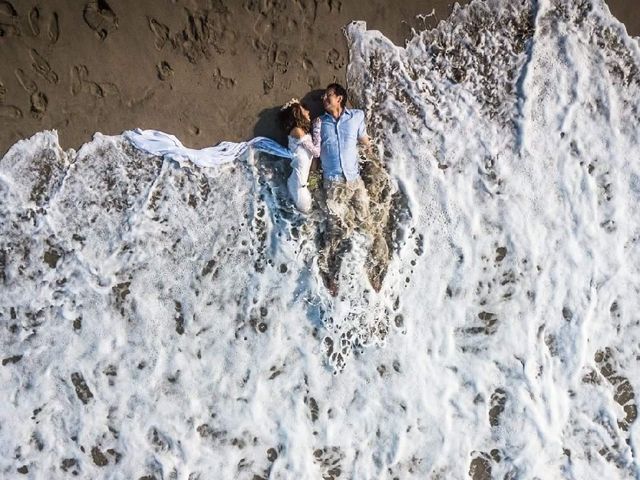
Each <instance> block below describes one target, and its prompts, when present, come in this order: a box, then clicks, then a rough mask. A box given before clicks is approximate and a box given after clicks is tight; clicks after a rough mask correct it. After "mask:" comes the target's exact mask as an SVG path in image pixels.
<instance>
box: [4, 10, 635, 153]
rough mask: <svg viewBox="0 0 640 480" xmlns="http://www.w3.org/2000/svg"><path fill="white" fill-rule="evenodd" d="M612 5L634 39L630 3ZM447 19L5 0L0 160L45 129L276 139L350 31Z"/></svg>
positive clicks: (338, 75)
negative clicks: (281, 123) (294, 100)
mask: <svg viewBox="0 0 640 480" xmlns="http://www.w3.org/2000/svg"><path fill="white" fill-rule="evenodd" d="M609 1H610V4H611V9H612V11H613V13H614V14H615V15H617V16H618V18H620V19H622V20H623V21H626V22H627V29H628V31H629V33H630V34H632V35H638V34H639V30H640V21H639V19H638V18H637V17H638V16H637V15H635V11H636V10H637V8H638V7H637V6H635V2H634V1H632V0H609ZM432 9H434V10H435V16H432V17H429V18H426V19H420V18H416V15H418V14H421V13H425V12H427V13H428V12H431V10H432ZM450 10H451V3H450V2H448V1H446V0H445V1H443V0H423V1H419V0H405V1H402V2H395V1H391V0H369V1H367V2H362V1H360V0H137V1H135V2H132V1H130V0H91V1H86V0H84V1H69V0H47V1H46V2H45V1H44V0H10V1H7V0H0V125H1V128H0V154H4V153H5V152H6V150H7V149H8V148H9V147H10V146H11V145H12V144H13V143H14V142H15V141H17V140H19V139H21V138H25V137H28V136H30V135H31V134H33V133H35V132H37V131H40V130H44V129H56V130H58V132H59V134H60V141H61V144H62V145H63V146H64V147H76V148H77V147H78V146H79V145H81V144H82V143H84V142H86V141H88V140H90V138H91V136H92V135H93V133H94V132H102V133H105V134H118V133H120V132H122V131H123V130H126V129H131V128H135V127H140V128H154V129H159V130H163V131H166V132H170V133H173V134H175V135H177V136H178V137H179V138H180V139H181V140H182V141H183V142H184V143H185V144H186V145H188V146H193V147H203V146H206V145H211V144H215V143H217V142H219V141H221V140H225V139H226V140H242V139H247V138H250V137H252V136H254V135H258V134H260V135H269V136H272V137H275V138H279V139H282V136H281V134H280V132H279V131H278V129H277V126H276V125H275V122H274V119H275V112H276V111H277V109H278V106H279V105H281V104H282V103H284V102H286V101H287V100H288V99H289V98H291V97H292V96H304V95H305V94H307V93H308V92H310V91H313V90H316V89H319V88H322V87H323V86H325V85H326V84H327V83H329V82H332V81H339V82H344V78H345V70H346V68H345V67H346V64H347V62H348V57H347V49H346V42H345V39H344V37H343V34H342V27H343V26H344V25H345V24H346V23H348V22H349V21H351V20H354V19H359V20H365V21H367V24H368V26H369V27H370V28H375V29H378V30H381V31H382V32H383V33H384V34H385V35H386V36H387V37H389V38H390V39H392V40H393V41H394V42H396V44H399V45H402V44H403V42H404V39H405V38H406V36H407V35H408V33H409V32H410V29H411V27H415V28H425V27H429V26H432V25H434V24H435V22H436V20H438V19H442V18H444V17H446V16H447V15H448V13H449V12H450Z"/></svg>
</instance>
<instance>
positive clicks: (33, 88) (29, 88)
mask: <svg viewBox="0 0 640 480" xmlns="http://www.w3.org/2000/svg"><path fill="white" fill-rule="evenodd" d="M14 73H15V75H16V78H17V79H18V83H19V84H20V86H21V87H22V89H23V90H24V91H25V92H27V93H35V92H37V91H38V85H36V82H34V81H33V80H32V79H31V78H30V77H29V76H28V75H27V74H26V73H25V72H24V70H22V69H21V68H16V69H15V70H14Z"/></svg>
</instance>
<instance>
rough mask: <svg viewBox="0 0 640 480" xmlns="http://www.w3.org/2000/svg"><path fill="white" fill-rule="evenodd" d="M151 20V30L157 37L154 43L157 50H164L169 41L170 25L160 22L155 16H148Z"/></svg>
mask: <svg viewBox="0 0 640 480" xmlns="http://www.w3.org/2000/svg"><path fill="white" fill-rule="evenodd" d="M147 20H148V21H149V30H151V32H152V33H153V36H154V37H155V40H154V44H155V46H156V49H157V50H162V49H163V48H164V46H165V44H166V43H167V42H168V41H169V27H167V26H166V25H164V24H162V23H160V22H158V21H157V20H156V19H155V18H151V17H147Z"/></svg>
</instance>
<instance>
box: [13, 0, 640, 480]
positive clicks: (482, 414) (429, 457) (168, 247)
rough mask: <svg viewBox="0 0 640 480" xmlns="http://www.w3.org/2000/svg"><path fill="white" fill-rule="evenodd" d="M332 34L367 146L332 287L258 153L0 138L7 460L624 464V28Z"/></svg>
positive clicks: (32, 467) (38, 464)
mask: <svg viewBox="0 0 640 480" xmlns="http://www.w3.org/2000/svg"><path fill="white" fill-rule="evenodd" d="M346 33H347V38H348V41H349V45H350V56H351V58H350V64H349V68H348V82H349V86H350V90H351V91H352V92H353V93H354V102H355V103H356V104H357V105H358V106H360V107H362V108H364V109H365V110H366V112H367V116H368V124H369V133H370V134H371V135H372V137H373V138H374V139H375V142H376V144H377V145H378V147H379V150H380V156H381V159H382V160H383V162H381V163H379V162H375V161H374V162H371V163H370V164H367V165H366V166H365V169H364V172H363V176H364V178H365V180H366V183H367V184H368V186H369V188H370V191H371V196H372V199H373V205H374V210H375V213H376V215H377V218H378V222H377V227H376V228H378V230H376V231H371V232H368V235H367V234H365V235H363V234H361V233H360V234H355V235H354V236H353V238H352V239H351V244H350V248H349V249H348V251H347V252H345V254H344V258H343V262H342V265H341V266H340V278H341V287H340V291H339V295H338V296H337V297H336V298H334V297H332V296H331V295H329V293H328V292H327V291H326V289H325V288H324V285H323V282H322V279H321V275H320V272H319V268H318V260H319V258H320V257H321V255H322V252H321V251H320V250H319V249H320V245H321V244H322V243H321V242H320V241H319V238H320V237H321V235H322V228H323V227H322V221H323V218H322V215H323V214H322V210H321V208H316V209H315V211H314V213H313V214H312V215H311V216H309V217H303V216H301V215H300V214H298V213H297V212H296V211H295V209H294V208H293V207H292V206H291V204H290V202H289V200H288V199H287V191H286V184H285V179H286V176H287V168H288V167H287V165H286V163H285V162H283V161H281V160H276V159H274V158H271V157H268V156H263V155H258V154H256V153H255V152H252V151H250V150H249V151H246V152H245V153H244V154H243V156H242V157H241V158H239V159H238V160H237V161H236V162H233V163H231V164H227V165H223V166H220V167H219V168H211V169H201V168H197V167H196V166H193V167H190V166H188V165H185V164H182V165H180V164H178V163H176V162H173V161H171V160H168V159H165V160H163V159H161V158H158V157H151V156H148V155H146V154H144V153H143V152H140V151H138V150H136V149H135V148H133V147H132V145H131V144H130V143H129V142H128V141H126V139H125V138H123V137H122V136H113V137H107V136H102V135H100V134H96V136H95V138H94V140H93V141H92V142H90V143H88V144H86V145H84V146H83V147H82V148H81V149H80V150H79V151H78V152H75V151H73V150H70V151H63V150H62V149H61V148H60V146H59V144H58V140H57V136H56V134H55V132H41V133H39V134H36V135H35V136H34V137H32V138H31V139H27V140H23V141H21V142H19V143H17V144H16V145H14V146H13V147H12V148H11V149H10V150H9V152H8V153H7V154H6V155H5V157H4V158H3V159H2V160H1V161H0V199H1V201H0V225H2V236H1V237H0V282H2V289H1V290H0V305H1V306H0V318H1V324H2V326H3V328H4V329H5V335H3V337H2V340H0V342H1V343H0V345H2V347H1V348H2V351H3V355H2V358H3V359H2V364H3V366H2V368H1V369H0V372H1V375H2V383H3V389H2V394H1V395H2V397H0V399H1V400H2V403H3V405H5V408H3V409H2V411H0V424H1V425H2V429H1V430H0V448H1V449H2V451H5V452H10V455H5V456H3V458H2V459H0V471H2V472H3V474H4V475H9V476H10V475H15V474H16V472H20V473H22V472H24V471H26V472H28V473H30V474H32V475H35V476H37V477H42V476H47V477H51V478H57V477H62V476H64V475H65V474H67V473H73V472H76V473H77V474H78V475H80V476H81V477H91V478H103V477H110V478H111V477H117V478H120V477H122V478H140V477H144V476H147V478H153V477H155V478H188V479H190V480H194V479H197V478H201V479H205V478H211V477H212V476H214V475H215V476H216V477H220V478H253V479H255V478H334V479H335V478H363V479H364V478H403V479H404V478H425V477H429V478H466V477H468V476H471V477H472V478H474V479H481V478H512V479H515V478H534V477H536V476H537V477H540V478H558V477H559V478H581V479H582V478H585V479H586V478H594V479H595V478H633V477H637V476H638V475H639V474H640V469H639V468H638V459H637V452H636V444H635V441H636V436H637V428H638V427H637V422H636V417H637V406H636V402H635V391H636V390H637V389H638V388H639V387H640V383H639V382H640V377H639V375H638V369H637V365H636V363H637V358H636V356H637V349H638V345H640V327H639V325H640V324H639V323H638V321H637V319H636V314H635V312H637V311H638V307H639V306H640V305H638V295H637V293H638V291H639V290H640V275H639V273H640V256H639V253H638V239H639V238H640V233H639V232H640V225H639V222H638V220H637V218H636V217H635V216H634V214H633V211H634V207H635V205H636V204H637V201H638V199H639V197H640V180H638V179H640V167H638V165H637V158H638V154H639V153H640V148H639V147H638V146H639V144H640V138H639V135H640V134H639V132H638V128H637V118H638V109H639V107H640V95H638V93H639V92H638V90H639V85H640V77H639V74H638V66H640V50H639V46H638V43H637V42H636V41H635V40H633V39H630V38H629V37H628V36H627V35H626V32H625V31H624V28H623V27H622V26H621V25H620V24H619V23H618V22H617V21H616V20H615V19H613V18H612V17H611V15H610V13H609V11H608V9H607V7H606V5H605V4H604V3H603V2H601V1H598V0H593V1H587V0H581V1H578V2H563V1H556V0H553V1H551V0H549V1H544V2H534V1H528V0H525V1H523V2H507V1H500V0H489V1H486V2H479V1H474V2H472V3H471V4H470V5H468V6H465V7H462V8H458V9H457V10H456V11H455V12H454V13H453V15H452V16H451V17H450V18H449V19H448V20H447V21H445V22H441V23H440V25H439V26H438V27H437V28H436V29H433V30H429V31H424V32H416V33H415V35H414V37H413V38H412V39H411V40H410V41H409V43H408V44H407V46H406V48H399V47H396V46H394V45H393V44H392V43H391V42H389V41H388V40H387V39H386V38H384V36H383V35H382V34H380V33H379V32H375V31H368V30H366V25H364V24H363V23H357V22H356V23H353V24H351V25H350V26H348V27H347V30H346ZM317 197H318V198H317V199H316V200H317V201H318V202H319V204H321V191H318V192H317ZM365 233H366V232H365ZM371 237H375V238H383V239H384V241H385V242H386V245H387V247H388V249H387V250H386V252H387V253H385V255H386V256H384V259H385V261H384V262H382V263H380V261H381V257H382V256H376V255H375V254H374V253H372V252H373V251H374V250H372V245H371ZM381 268H382V269H383V270H384V275H383V276H382V280H381V285H380V288H379V291H376V289H374V288H373V287H372V285H371V281H370V279H371V278H372V277H371V272H380V271H382V270H380V269H381ZM338 354H340V355H339V356H338ZM336 372H341V373H340V374H339V375H334V373H336Z"/></svg>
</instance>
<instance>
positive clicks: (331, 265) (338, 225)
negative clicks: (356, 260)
mask: <svg viewBox="0 0 640 480" xmlns="http://www.w3.org/2000/svg"><path fill="white" fill-rule="evenodd" d="M324 185H325V193H326V223H325V232H324V241H323V244H324V245H323V249H322V253H321V255H320V258H319V259H318V266H319V267H320V271H321V273H322V277H323V280H324V283H325V286H326V287H327V289H328V290H329V291H330V292H331V294H332V295H336V294H337V293H338V273H339V271H340V265H341V264H342V255H343V254H344V251H345V250H346V248H347V246H348V233H349V228H348V225H347V219H346V218H345V217H346V216H347V214H348V199H349V195H348V193H349V192H348V189H347V185H346V183H345V182H340V181H338V182H336V181H326V182H325V184H324Z"/></svg>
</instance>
